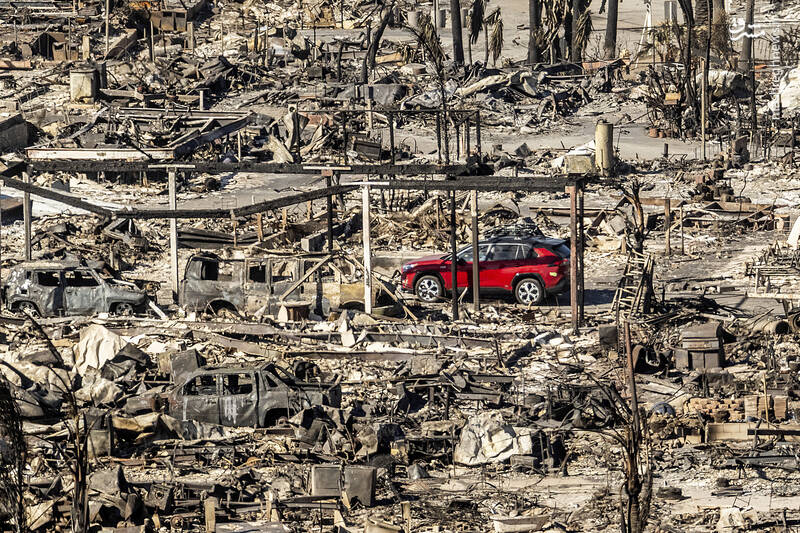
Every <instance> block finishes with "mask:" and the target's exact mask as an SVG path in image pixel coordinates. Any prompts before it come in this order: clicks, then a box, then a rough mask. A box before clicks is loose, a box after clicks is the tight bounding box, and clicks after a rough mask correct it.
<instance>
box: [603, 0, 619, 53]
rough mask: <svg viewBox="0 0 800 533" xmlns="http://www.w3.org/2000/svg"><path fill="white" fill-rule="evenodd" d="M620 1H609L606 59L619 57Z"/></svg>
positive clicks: (605, 45)
mask: <svg viewBox="0 0 800 533" xmlns="http://www.w3.org/2000/svg"><path fill="white" fill-rule="evenodd" d="M618 13H619V0H608V17H607V19H608V20H607V22H606V39H605V43H604V48H605V57H606V59H613V58H615V57H617V18H618Z"/></svg>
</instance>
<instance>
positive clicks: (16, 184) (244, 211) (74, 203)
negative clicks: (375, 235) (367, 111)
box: [0, 176, 358, 219]
mask: <svg viewBox="0 0 800 533" xmlns="http://www.w3.org/2000/svg"><path fill="white" fill-rule="evenodd" d="M0 179H2V180H3V183H4V184H5V185H7V186H9V187H11V188H12V189H17V190H19V191H22V192H27V193H30V194H32V195H34V196H39V197H41V198H47V199H50V200H54V201H56V202H60V203H62V204H65V205H69V206H71V207H75V208H78V209H83V210H84V211H89V212H90V213H95V214H97V215H100V216H103V217H107V218H133V219H156V218H163V219H171V218H230V216H231V210H230V209H175V210H172V209H128V210H119V211H114V210H111V209H108V208H105V207H100V206H99V205H95V204H92V203H89V202H86V201H84V200H81V199H79V198H75V197H74V196H69V195H66V194H63V193H60V192H57V191H54V190H52V189H48V188H45V187H38V186H36V185H33V184H31V183H25V182H24V181H21V180H18V179H15V178H11V177H6V176H0ZM357 188H358V187H357V186H355V185H335V186H333V187H325V188H323V189H317V190H314V191H308V192H304V193H300V194H293V195H291V196H284V197H282V198H276V199H274V200H266V201H264V202H258V203H255V204H251V205H246V206H243V207H238V208H236V209H233V214H234V216H237V217H244V216H250V215H255V214H256V213H263V212H265V211H269V210H271V209H280V208H281V207H287V206H290V205H295V204H299V203H301V202H307V201H308V200H316V199H318V198H324V197H326V196H328V195H335V194H342V193H345V192H349V191H353V190H355V189H357Z"/></svg>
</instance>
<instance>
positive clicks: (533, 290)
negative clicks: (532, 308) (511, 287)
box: [517, 281, 539, 304]
mask: <svg viewBox="0 0 800 533" xmlns="http://www.w3.org/2000/svg"><path fill="white" fill-rule="evenodd" d="M517 294H519V299H520V300H522V303H526V304H529V303H531V302H535V301H536V300H538V299H539V287H538V286H537V285H536V283H534V282H532V281H524V282H522V283H521V284H520V286H519V288H518V289H517Z"/></svg>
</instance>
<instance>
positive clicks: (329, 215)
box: [322, 169, 333, 253]
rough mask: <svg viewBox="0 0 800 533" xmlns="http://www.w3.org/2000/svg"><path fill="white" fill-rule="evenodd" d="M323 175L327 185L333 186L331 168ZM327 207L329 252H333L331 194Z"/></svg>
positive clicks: (326, 203)
mask: <svg viewBox="0 0 800 533" xmlns="http://www.w3.org/2000/svg"><path fill="white" fill-rule="evenodd" d="M322 175H323V176H325V186H326V187H327V188H329V189H330V187H331V178H332V177H333V171H332V170H330V169H325V170H323V171H322ZM325 208H326V211H327V213H326V214H325V222H326V225H327V232H326V233H327V241H328V252H329V253H330V252H333V195H332V194H329V195H328V196H326V197H325Z"/></svg>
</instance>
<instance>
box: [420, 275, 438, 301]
mask: <svg viewBox="0 0 800 533" xmlns="http://www.w3.org/2000/svg"><path fill="white" fill-rule="evenodd" d="M417 294H418V295H419V297H420V298H422V299H423V300H425V301H426V302H432V301H434V300H435V299H436V298H438V297H439V284H438V283H436V281H435V280H433V279H430V278H426V279H423V280H422V281H420V282H419V286H418V287H417Z"/></svg>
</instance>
